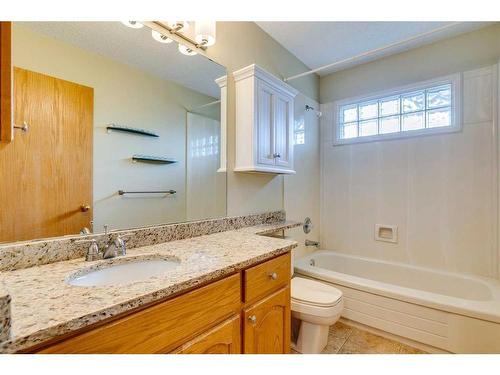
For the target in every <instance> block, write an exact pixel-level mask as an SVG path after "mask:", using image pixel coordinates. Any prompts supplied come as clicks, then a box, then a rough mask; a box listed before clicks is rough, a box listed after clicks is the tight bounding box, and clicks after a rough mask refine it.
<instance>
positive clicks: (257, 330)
mask: <svg viewBox="0 0 500 375" xmlns="http://www.w3.org/2000/svg"><path fill="white" fill-rule="evenodd" d="M244 319H245V321H244V333H243V335H244V344H243V345H244V348H243V349H244V353H248V354H286V353H289V352H290V329H291V328H290V324H291V322H290V319H291V317H290V288H289V287H286V288H284V289H281V290H279V291H278V292H276V293H274V294H271V295H270V296H269V297H267V298H265V299H263V300H261V301H260V302H258V303H256V304H255V305H253V306H252V307H250V308H248V309H246V310H245V312H244Z"/></svg>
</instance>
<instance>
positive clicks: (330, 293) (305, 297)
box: [292, 277, 342, 306]
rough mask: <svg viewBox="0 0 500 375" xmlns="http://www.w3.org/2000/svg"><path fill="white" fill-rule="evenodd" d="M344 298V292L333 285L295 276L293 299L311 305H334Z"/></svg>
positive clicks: (293, 280)
mask: <svg viewBox="0 0 500 375" xmlns="http://www.w3.org/2000/svg"><path fill="white" fill-rule="evenodd" d="M341 298H342V292H341V291H340V290H338V289H337V288H334V287H333V286H331V285H328V284H325V283H322V282H319V281H316V280H309V279H304V278H302V277H294V278H293V279H292V299H294V300H296V301H299V302H303V303H305V304H309V305H316V306H333V305H336V304H337V303H338V301H339V300H340V299H341Z"/></svg>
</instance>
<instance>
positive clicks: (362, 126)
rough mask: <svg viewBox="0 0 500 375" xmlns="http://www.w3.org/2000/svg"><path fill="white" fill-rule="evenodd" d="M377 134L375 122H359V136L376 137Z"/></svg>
mask: <svg viewBox="0 0 500 375" xmlns="http://www.w3.org/2000/svg"><path fill="white" fill-rule="evenodd" d="M377 133H378V122H377V120H368V121H360V122H359V136H360V137H365V136H367V135H376V134H377Z"/></svg>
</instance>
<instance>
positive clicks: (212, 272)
mask: <svg viewBox="0 0 500 375" xmlns="http://www.w3.org/2000/svg"><path fill="white" fill-rule="evenodd" d="M299 225H300V224H299V223H296V222H280V223H275V224H263V225H257V226H253V227H246V228H242V229H238V230H230V231H226V232H220V233H215V234H210V235H205V236H199V237H193V238H188V239H183V240H178V241H171V242H165V243H161V244H157V245H151V246H144V247H138V248H135V249H132V250H129V251H128V253H127V255H126V257H119V258H114V259H108V260H99V261H95V262H86V261H85V260H84V259H82V258H78V259H73V260H68V261H61V262H56V263H52V264H46V265H41V266H35V267H31V268H26V269H20V270H15V271H8V272H2V273H0V283H3V284H4V289H5V290H6V291H7V292H8V293H9V295H10V297H11V304H10V309H11V329H10V338H9V339H8V340H6V341H4V342H1V343H0V353H12V352H16V351H20V350H23V349H27V348H29V347H32V346H34V345H36V344H39V343H42V342H44V341H46V340H49V339H51V338H54V337H56V336H59V335H63V334H66V333H68V332H71V331H74V330H78V329H80V328H83V327H85V326H87V325H89V324H93V323H96V322H99V321H101V320H104V319H107V318H109V317H112V316H116V315H117V314H121V313H123V312H126V311H128V310H130V309H133V308H136V307H138V306H141V305H144V304H148V303H150V302H153V301H157V300H160V299H163V298H165V297H168V296H170V295H172V294H175V293H178V292H181V291H183V290H187V289H191V288H193V287H195V286H197V285H200V284H206V283H207V282H210V281H211V280H215V279H219V278H221V277H224V276H226V275H229V274H231V273H234V272H236V271H238V270H241V269H243V268H246V267H248V266H251V265H252V264H254V263H258V262H260V261H263V260H266V259H269V258H271V257H274V256H277V255H280V254H283V253H285V252H287V251H290V250H291V249H292V248H294V247H296V246H297V243H296V242H295V241H292V240H289V239H279V238H273V237H266V236H262V234H268V233H272V232H276V231H279V230H284V229H290V228H293V227H297V226H299ZM138 256H139V257H140V258H143V259H148V258H171V257H174V258H178V259H179V260H180V265H179V266H178V267H177V268H175V269H174V270H170V271H168V273H167V274H166V275H164V276H163V275H162V276H156V277H152V278H149V279H147V280H146V281H140V282H135V283H132V284H127V285H116V286H115V285H113V286H100V287H81V286H72V285H69V284H68V283H67V282H66V281H67V280H68V278H69V277H71V275H73V274H74V273H75V272H78V271H80V270H82V269H84V268H88V267H92V268H101V267H102V266H104V267H105V266H106V265H109V264H111V263H122V262H126V261H127V259H130V258H133V257H138Z"/></svg>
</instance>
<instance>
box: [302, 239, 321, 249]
mask: <svg viewBox="0 0 500 375" xmlns="http://www.w3.org/2000/svg"><path fill="white" fill-rule="evenodd" d="M305 245H306V246H316V247H317V248H318V249H319V242H318V241H311V240H306V242H305Z"/></svg>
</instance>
